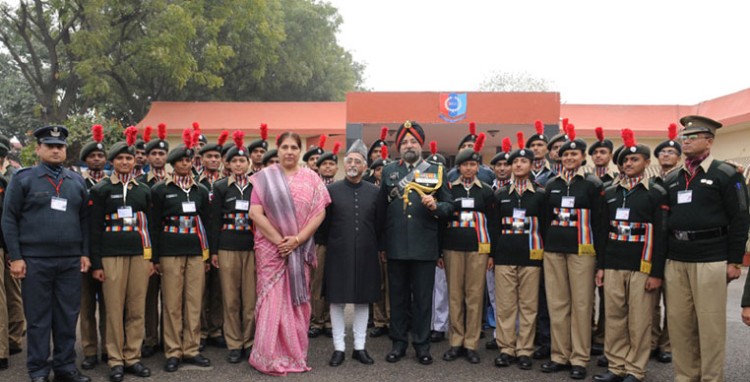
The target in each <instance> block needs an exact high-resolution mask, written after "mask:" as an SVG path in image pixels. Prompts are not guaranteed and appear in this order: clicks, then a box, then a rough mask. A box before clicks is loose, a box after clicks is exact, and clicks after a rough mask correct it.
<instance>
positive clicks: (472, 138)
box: [458, 122, 478, 150]
mask: <svg viewBox="0 0 750 382" xmlns="http://www.w3.org/2000/svg"><path fill="white" fill-rule="evenodd" d="M477 138H478V135H477V125H476V123H474V122H469V134H467V135H464V137H463V138H462V139H461V141H460V142H458V149H459V150H460V149H461V146H463V145H464V143H466V142H476V141H477Z"/></svg>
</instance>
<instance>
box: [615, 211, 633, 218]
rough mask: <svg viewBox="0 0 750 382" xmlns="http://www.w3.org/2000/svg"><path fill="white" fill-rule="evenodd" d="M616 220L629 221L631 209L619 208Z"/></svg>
mask: <svg viewBox="0 0 750 382" xmlns="http://www.w3.org/2000/svg"><path fill="white" fill-rule="evenodd" d="M615 219H616V220H628V219H630V208H618V209H617V212H616V213H615Z"/></svg>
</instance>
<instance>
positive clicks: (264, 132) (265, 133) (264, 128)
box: [260, 123, 268, 141]
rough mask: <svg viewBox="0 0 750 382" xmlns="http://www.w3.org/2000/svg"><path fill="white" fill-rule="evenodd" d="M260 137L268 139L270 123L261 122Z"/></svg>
mask: <svg viewBox="0 0 750 382" xmlns="http://www.w3.org/2000/svg"><path fill="white" fill-rule="evenodd" d="M260 139H262V140H264V141H265V140H267V139H268V125H266V124H265V123H261V124H260Z"/></svg>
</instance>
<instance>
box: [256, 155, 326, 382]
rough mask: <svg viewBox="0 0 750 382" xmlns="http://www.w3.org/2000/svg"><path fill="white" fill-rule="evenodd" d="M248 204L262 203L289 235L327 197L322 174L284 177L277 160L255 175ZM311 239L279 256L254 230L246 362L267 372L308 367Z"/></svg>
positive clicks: (318, 209)
mask: <svg viewBox="0 0 750 382" xmlns="http://www.w3.org/2000/svg"><path fill="white" fill-rule="evenodd" d="M250 181H251V182H252V183H253V193H252V196H251V204H259V205H261V206H263V210H264V212H265V214H266V217H268V219H269V221H271V224H273V226H274V227H275V228H276V229H277V230H278V231H279V233H281V235H282V236H293V235H296V233H297V232H298V231H299V230H300V229H302V227H304V226H305V225H307V223H308V222H309V221H310V219H312V218H313V217H315V216H316V215H317V214H319V213H320V212H322V211H323V210H325V208H326V206H328V204H330V203H331V198H330V196H329V195H328V190H327V189H326V187H325V185H323V182H322V181H321V180H320V177H319V176H318V175H317V174H316V173H314V172H313V171H311V170H309V169H307V168H300V169H299V171H298V172H297V173H296V174H295V175H293V176H291V177H288V178H287V177H286V176H285V175H284V171H283V170H282V169H281V167H280V166H279V165H274V166H271V167H268V168H266V169H264V170H263V171H261V172H259V173H257V174H255V175H253V176H252V177H251V178H250ZM316 265H317V264H316V258H315V243H314V242H313V239H312V238H310V240H308V241H307V242H305V243H302V245H300V246H299V247H298V248H297V250H295V251H294V252H293V253H292V254H291V255H289V257H288V260H286V259H284V258H282V257H281V255H280V254H279V252H278V250H277V248H276V245H274V244H273V243H271V242H270V241H268V240H267V239H266V238H265V237H263V235H262V234H261V233H260V230H256V231H255V269H256V273H257V276H256V279H257V288H256V291H257V301H256V305H255V314H256V315H255V322H256V329H255V345H254V346H253V351H252V353H251V354H250V359H249V363H250V365H251V366H253V367H254V368H255V369H256V370H258V371H260V372H262V373H265V374H270V375H286V374H287V373H299V372H305V371H309V370H310V367H309V366H307V346H308V338H307V329H308V326H309V323H310V292H309V289H308V286H309V284H310V267H311V266H316Z"/></svg>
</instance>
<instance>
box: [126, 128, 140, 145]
mask: <svg viewBox="0 0 750 382" xmlns="http://www.w3.org/2000/svg"><path fill="white" fill-rule="evenodd" d="M137 136H138V128H137V127H135V126H128V128H126V129H125V143H127V144H128V146H132V145H134V144H135V140H136V137H137Z"/></svg>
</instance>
